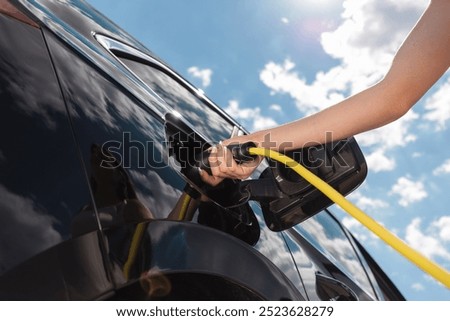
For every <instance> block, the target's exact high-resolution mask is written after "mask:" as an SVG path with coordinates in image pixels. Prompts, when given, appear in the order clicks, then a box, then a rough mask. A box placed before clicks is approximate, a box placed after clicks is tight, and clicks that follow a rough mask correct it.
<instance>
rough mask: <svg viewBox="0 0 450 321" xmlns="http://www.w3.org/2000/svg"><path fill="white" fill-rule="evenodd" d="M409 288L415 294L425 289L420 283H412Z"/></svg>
mask: <svg viewBox="0 0 450 321" xmlns="http://www.w3.org/2000/svg"><path fill="white" fill-rule="evenodd" d="M411 288H412V289H413V290H414V291H417V292H419V291H423V290H425V287H424V286H423V285H422V284H421V283H414V284H412V285H411Z"/></svg>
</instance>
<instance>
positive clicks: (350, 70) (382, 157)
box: [260, 0, 450, 171]
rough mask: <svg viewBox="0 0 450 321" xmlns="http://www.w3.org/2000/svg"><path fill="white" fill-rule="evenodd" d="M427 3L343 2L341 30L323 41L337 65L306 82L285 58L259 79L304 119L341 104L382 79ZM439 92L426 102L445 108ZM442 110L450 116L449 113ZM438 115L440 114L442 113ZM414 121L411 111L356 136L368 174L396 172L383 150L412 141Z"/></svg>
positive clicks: (390, 0) (268, 67) (268, 66)
mask: <svg viewBox="0 0 450 321" xmlns="http://www.w3.org/2000/svg"><path fill="white" fill-rule="evenodd" d="M427 3H428V1H426V0H421V1H406V0H401V1H396V0H385V1H379V0H347V1H345V2H344V4H343V5H344V9H345V10H344V12H343V14H342V23H341V24H340V26H338V27H337V28H336V29H335V30H334V31H331V32H325V33H323V34H322V37H321V43H322V47H323V49H324V51H325V52H326V53H327V54H328V55H330V56H331V57H333V58H335V59H338V61H339V62H340V64H339V65H338V66H335V67H333V68H331V69H329V70H326V71H321V72H318V73H317V74H316V77H315V79H314V80H313V81H312V82H307V81H306V79H305V77H303V76H301V74H300V73H299V72H298V71H297V70H296V69H295V64H294V63H293V61H292V60H291V59H289V58H287V59H285V60H284V62H282V63H276V62H273V61H271V62H269V63H267V64H266V65H265V67H264V69H263V70H262V71H261V72H260V80H261V81H262V82H263V83H264V84H265V85H266V86H267V87H268V88H270V90H271V93H272V94H287V95H289V96H290V97H292V98H293V99H294V101H295V102H296V105H297V107H298V109H299V110H300V111H301V112H302V113H304V114H305V115H308V114H311V113H315V112H317V111H319V110H321V109H323V108H326V107H328V106H330V105H333V104H335V103H337V102H339V101H342V100H343V99H344V98H345V97H347V96H349V95H352V94H355V93H357V92H359V91H361V90H363V89H365V88H367V87H369V86H371V85H373V84H374V83H376V82H377V81H379V80H380V79H381V78H382V77H383V76H384V74H385V73H386V71H387V69H388V68H389V66H390V64H391V61H392V58H393V56H394V54H395V52H396V50H397V49H398V47H399V46H400V44H401V42H402V41H403V39H404V38H405V37H406V35H407V33H408V32H409V30H410V29H411V28H412V26H413V25H414V24H415V22H416V21H417V19H418V18H419V16H420V15H421V13H422V12H423V10H424V9H425V7H426V5H427ZM444 89H445V88H444ZM442 92H443V91H441V94H439V93H436V94H435V98H433V99H430V103H429V105H430V106H431V105H433V106H434V105H436V104H438V105H439V106H441V105H443V104H442V103H440V102H441V101H442V99H443V98H441V96H442V95H443V93H442ZM437 101H439V103H437ZM448 105H449V104H448V103H447V104H446V106H448ZM430 108H431V107H430ZM446 111H447V112H448V113H449V115H450V109H448V108H447V109H446ZM435 113H436V112H435V111H434V110H433V113H430V116H428V117H429V118H430V117H431V118H433V117H435V116H433V115H434V114H435ZM439 113H443V111H442V109H439ZM436 117H437V115H436ZM449 117H450V116H449ZM418 118H419V116H418V115H417V114H416V113H415V112H413V111H410V112H409V113H407V114H406V115H405V116H404V117H402V118H401V119H399V120H397V121H396V122H394V123H391V124H389V125H387V126H385V127H383V128H379V129H377V130H373V131H370V132H367V133H364V134H361V135H358V141H359V142H360V144H361V145H362V146H365V147H368V148H369V153H371V154H370V156H369V157H368V161H369V162H370V164H369V165H370V166H371V170H374V171H390V170H393V169H394V168H395V160H394V159H392V157H388V156H387V151H389V150H390V149H393V148H396V147H399V146H406V145H407V144H408V143H410V142H413V141H415V140H416V136H415V135H414V134H412V133H410V128H411V125H412V124H413V122H414V121H415V120H417V119H418ZM372 166H373V167H372Z"/></svg>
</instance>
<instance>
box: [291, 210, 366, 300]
mask: <svg viewBox="0 0 450 321" xmlns="http://www.w3.org/2000/svg"><path fill="white" fill-rule="evenodd" d="M294 229H295V230H296V231H297V232H298V233H300V235H301V236H303V237H304V238H305V239H307V240H308V241H309V242H310V243H311V244H312V245H313V246H314V247H315V248H316V249H317V250H318V251H320V252H321V253H322V254H324V255H325V256H326V257H327V258H328V259H329V260H330V261H331V262H333V263H334V264H335V265H336V266H337V267H339V269H341V271H343V272H344V273H346V274H347V275H348V276H350V277H351V278H352V279H353V280H354V281H355V282H356V283H358V284H359V286H360V287H361V288H362V289H363V290H364V291H366V292H367V293H369V294H370V295H372V296H373V297H375V294H374V291H373V288H372V285H371V283H370V281H369V279H368V276H367V274H366V272H365V269H364V268H363V266H362V265H361V261H360V257H359V256H358V255H357V254H356V252H355V248H354V247H353V245H352V244H351V243H350V241H349V239H348V237H347V235H346V234H345V232H344V231H343V229H342V227H341V225H340V224H339V223H338V222H337V221H336V220H335V219H334V218H333V217H332V216H331V215H329V214H328V213H326V212H321V213H319V214H317V215H315V216H313V217H311V218H309V219H308V220H306V221H304V222H303V223H301V224H298V225H296V226H295V227H294Z"/></svg>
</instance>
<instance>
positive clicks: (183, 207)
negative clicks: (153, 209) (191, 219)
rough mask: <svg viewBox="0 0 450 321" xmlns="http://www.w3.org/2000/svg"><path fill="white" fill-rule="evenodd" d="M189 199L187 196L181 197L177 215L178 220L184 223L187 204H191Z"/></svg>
mask: <svg viewBox="0 0 450 321" xmlns="http://www.w3.org/2000/svg"><path fill="white" fill-rule="evenodd" d="M191 199H192V198H191V197H190V196H189V195H188V194H185V195H184V196H183V202H182V203H181V208H180V213H179V214H178V220H179V221H184V219H185V218H186V214H187V212H188V208H189V204H190V203H191Z"/></svg>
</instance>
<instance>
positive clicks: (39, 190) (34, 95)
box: [0, 0, 404, 300]
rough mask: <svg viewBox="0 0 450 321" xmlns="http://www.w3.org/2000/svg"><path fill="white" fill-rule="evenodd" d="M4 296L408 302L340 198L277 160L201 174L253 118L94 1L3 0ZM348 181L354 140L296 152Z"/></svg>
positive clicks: (322, 172)
mask: <svg viewBox="0 0 450 321" xmlns="http://www.w3.org/2000/svg"><path fill="white" fill-rule="evenodd" d="M0 104H1V105H0V298H1V299H3V300H144V299H151V300H403V299H404V298H403V296H402V295H401V293H400V292H399V291H398V290H397V288H396V287H395V285H394V284H393V283H392V282H391V280H390V279H389V278H388V277H387V276H386V275H385V274H384V273H383V271H382V270H381V269H380V267H379V266H378V265H377V263H376V262H375V261H374V260H373V259H372V258H371V256H370V255H369V254H368V253H367V252H366V250H365V249H364V248H363V247H362V246H361V244H360V243H359V242H358V241H357V240H356V239H355V238H354V237H353V236H352V235H351V234H350V233H349V232H348V231H347V230H346V229H345V228H344V227H343V226H342V224H341V223H340V222H339V221H338V220H337V219H336V218H335V217H334V216H333V215H332V214H331V213H330V212H329V211H328V210H327V209H326V208H327V207H328V206H329V205H330V204H331V203H330V202H329V201H328V199H327V198H326V197H324V196H323V195H322V194H321V193H319V192H318V191H317V190H316V189H314V188H313V187H312V186H310V185H309V184H308V183H306V182H305V181H304V180H303V179H301V178H299V177H297V176H296V175H295V174H294V173H293V172H292V171H291V170H290V169H289V168H286V167H284V166H281V165H280V164H277V163H275V162H272V161H270V160H266V161H264V162H263V163H262V165H261V166H260V167H259V168H258V171H257V172H256V173H255V174H254V176H253V177H252V179H249V180H244V181H234V180H225V181H224V182H222V183H221V184H219V185H218V186H216V187H212V186H209V185H207V184H205V183H203V182H202V180H201V179H200V177H199V174H198V168H199V167H205V168H207V164H204V162H203V160H204V159H205V158H206V157H205V155H206V156H207V154H208V152H207V151H208V148H209V147H210V146H211V145H212V144H214V143H215V142H219V141H221V140H224V139H226V138H229V137H232V135H238V134H245V130H244V129H243V128H242V127H241V126H240V125H239V124H238V123H237V122H235V121H234V120H233V119H232V118H231V117H230V116H229V115H227V114H226V113H224V112H223V111H222V110H221V109H220V108H219V107H217V106H216V105H215V104H214V103H213V102H211V101H210V100H209V99H208V98H207V97H205V95H204V94H203V92H202V91H200V90H197V89H196V88H195V87H193V86H192V85H191V84H189V83H188V82H187V81H186V80H184V79H183V78H182V77H180V76H179V74H177V73H176V72H175V71H174V70H172V69H171V68H170V67H169V66H168V65H167V64H166V63H164V62H163V61H162V60H161V59H159V58H158V57H156V56H155V55H154V54H153V53H152V52H151V51H149V50H148V49H146V48H145V47H144V46H143V45H141V44H140V43H139V42H138V41H136V40H135V39H134V38H133V37H131V36H130V35H128V34H127V33H126V32H124V31H123V30H122V29H120V28H119V27H118V26H116V25H115V24H114V23H112V22H111V21H110V20H108V19H107V18H106V17H104V16H103V15H101V14H100V13H99V12H97V11H96V10H95V9H94V8H92V7H91V6H90V5H89V4H88V3H86V2H85V1H82V0H65V1H56V0H40V1H34V0H28V1H27V0H0ZM290 155H291V156H293V157H294V158H296V159H297V160H299V161H301V162H302V163H303V164H304V165H305V166H307V167H309V168H310V169H312V170H313V171H314V172H315V173H316V174H318V175H319V176H321V177H322V178H324V179H325V180H327V181H328V182H330V184H332V185H333V186H334V187H335V188H337V189H338V190H340V191H341V192H342V193H349V192H350V191H351V190H353V189H355V188H356V187H357V186H358V185H359V184H360V183H361V182H362V181H363V180H364V178H365V175H366V172H367V167H366V163H365V161H364V157H363V156H362V154H361V151H360V150H359V148H358V145H357V143H356V141H355V140H354V139H353V138H350V139H347V140H344V141H341V142H337V143H330V144H327V145H324V146H320V147H315V148H311V149H304V150H298V151H294V152H291V153H290Z"/></svg>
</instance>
